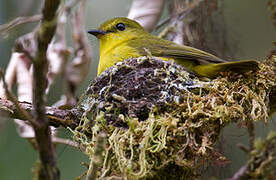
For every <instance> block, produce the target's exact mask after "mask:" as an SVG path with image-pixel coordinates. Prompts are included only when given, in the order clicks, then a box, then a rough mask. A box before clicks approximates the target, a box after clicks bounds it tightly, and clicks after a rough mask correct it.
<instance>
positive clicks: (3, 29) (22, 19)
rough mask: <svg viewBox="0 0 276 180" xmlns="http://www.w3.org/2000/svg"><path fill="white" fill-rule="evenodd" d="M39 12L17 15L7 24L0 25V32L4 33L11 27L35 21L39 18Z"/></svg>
mask: <svg viewBox="0 0 276 180" xmlns="http://www.w3.org/2000/svg"><path fill="white" fill-rule="evenodd" d="M41 17H42V16H41V14H37V15H33V16H29V17H17V18H15V19H14V20H12V21H11V22H9V23H7V24H3V25H0V33H1V34H2V35H6V34H7V33H8V31H10V30H11V29H12V28H14V27H16V26H18V25H21V24H26V23H31V22H37V21H39V20H40V19H41Z"/></svg>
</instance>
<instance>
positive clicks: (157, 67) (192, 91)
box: [73, 57, 276, 179]
mask: <svg viewBox="0 0 276 180" xmlns="http://www.w3.org/2000/svg"><path fill="white" fill-rule="evenodd" d="M275 64H276V58H275V57H274V59H272V60H270V61H267V62H266V63H262V64H260V70H259V71H257V72H248V73H245V74H235V73H230V72H225V73H223V74H222V76H220V77H218V78H216V79H214V80H210V79H206V78H199V77H196V76H195V75H194V74H192V73H191V72H187V71H186V70H185V69H184V68H183V67H182V66H180V65H177V64H174V63H172V62H166V61H162V60H160V59H158V58H155V57H140V58H137V59H129V60H126V61H124V62H120V63H117V64H116V65H115V66H113V67H111V68H109V69H108V70H107V71H105V72H104V73H102V74H101V75H100V76H99V77H97V78H96V79H95V80H94V81H93V82H92V84H91V85H90V86H89V87H88V89H87V91H86V93H85V94H84V95H83V96H82V98H81V101H80V103H79V106H78V109H79V110H80V111H82V112H83V115H82V118H81V121H80V124H79V126H78V127H77V128H76V129H75V130H74V131H73V133H74V139H75V140H76V141H78V142H80V143H81V144H82V146H85V147H86V153H87V154H88V155H89V157H90V158H92V156H93V154H94V148H95V143H96V141H97V136H98V135H99V134H100V133H103V132H104V133H105V134H106V135H107V145H106V150H105V151H104V152H103V163H102V166H101V168H100V169H99V171H98V174H97V176H98V177H99V178H103V177H118V178H129V179H139V178H150V177H155V178H160V176H161V175H162V176H164V173H163V172H166V169H167V168H170V169H171V168H172V171H173V172H174V173H167V174H166V175H165V176H167V177H168V178H173V177H174V175H177V176H176V177H178V178H179V177H180V176H182V178H185V177H190V178H191V177H192V176H193V177H196V176H197V171H196V169H197V168H198V167H200V166H201V165H203V164H204V163H206V162H205V161H206V160H210V159H213V160H216V161H217V160H223V159H224V157H223V156H222V155H220V154H219V153H218V152H217V151H216V149H215V148H214V145H215V143H216V141H217V140H218V137H219V134H220V132H221V130H222V128H223V127H224V126H225V125H227V124H229V123H230V122H238V123H242V124H246V123H247V122H248V121H251V122H252V121H264V122H266V121H267V119H268V108H269V93H270V90H271V88H272V87H275V84H276V79H275V75H276V65H275ZM92 161H93V159H92Z"/></svg>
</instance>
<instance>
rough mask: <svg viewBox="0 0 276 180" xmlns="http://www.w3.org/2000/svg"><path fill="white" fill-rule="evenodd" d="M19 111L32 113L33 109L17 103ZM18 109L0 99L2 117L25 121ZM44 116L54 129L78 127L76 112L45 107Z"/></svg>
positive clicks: (29, 105)
mask: <svg viewBox="0 0 276 180" xmlns="http://www.w3.org/2000/svg"><path fill="white" fill-rule="evenodd" d="M18 105H19V106H20V109H23V110H24V111H26V112H33V111H34V107H33V105H32V104H30V103H28V102H18ZM18 109H19V108H18V107H17V106H16V105H15V104H14V103H13V102H11V101H9V100H5V99H1V98H0V115H1V116H2V117H10V118H15V119H20V120H23V121H27V118H26V116H25V115H24V114H23V113H21V112H20V111H19V110H18ZM45 115H46V117H47V118H48V120H49V125H51V126H54V127H59V126H62V127H65V128H68V127H69V128H71V129H75V127H76V126H77V125H78V116H79V113H78V111H77V110H75V109H72V110H63V109H58V108H56V107H46V110H45Z"/></svg>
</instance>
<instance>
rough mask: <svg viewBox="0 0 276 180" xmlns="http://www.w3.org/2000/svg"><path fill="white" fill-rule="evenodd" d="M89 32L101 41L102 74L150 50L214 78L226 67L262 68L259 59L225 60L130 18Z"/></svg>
mask: <svg viewBox="0 0 276 180" xmlns="http://www.w3.org/2000/svg"><path fill="white" fill-rule="evenodd" d="M88 33H90V34H92V35H95V36H96V37H97V38H98V39H99V41H100V61H99V65H98V74H101V73H102V72H103V71H104V70H106V69H107V68H109V67H111V66H113V65H114V64H115V63H117V62H120V61H123V60H125V59H128V58H131V57H132V58H137V57H140V56H147V55H149V54H151V55H152V56H155V57H160V58H162V59H164V60H170V61H174V62H176V63H178V64H181V65H182V66H184V67H185V68H187V69H188V70H190V71H193V72H195V73H196V74H197V75H199V76H205V77H210V78H213V77H215V76H216V75H218V74H219V73H220V72H222V71H234V72H246V71H250V70H255V69H257V68H258V62H257V61H255V60H243V61H232V62H230V61H225V60H223V59H220V58H218V57H216V56H214V55H212V54H210V53H207V52H204V51H202V50H199V49H196V48H193V47H189V46H184V45H179V44H176V43H174V42H171V41H168V40H164V39H161V38H158V37H156V36H154V35H151V34H150V33H148V32H147V31H146V30H144V28H143V27H142V26H141V25H140V24H139V23H137V22H135V21H133V20H130V19H128V18H123V17H118V18H113V19H110V20H108V21H106V22H105V23H103V24H102V25H101V26H100V28H99V29H97V30H90V31H88Z"/></svg>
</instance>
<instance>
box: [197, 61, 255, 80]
mask: <svg viewBox="0 0 276 180" xmlns="http://www.w3.org/2000/svg"><path fill="white" fill-rule="evenodd" d="M258 65H259V63H258V62H257V61H255V60H244V61H233V62H224V63H218V64H204V65H198V66H195V67H194V68H193V71H194V72H195V73H196V74H198V75H200V76H205V77H210V78H215V77H216V76H217V75H218V74H219V73H220V72H224V71H232V72H237V73H242V72H247V71H250V70H256V69H258V68H259V67H258Z"/></svg>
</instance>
